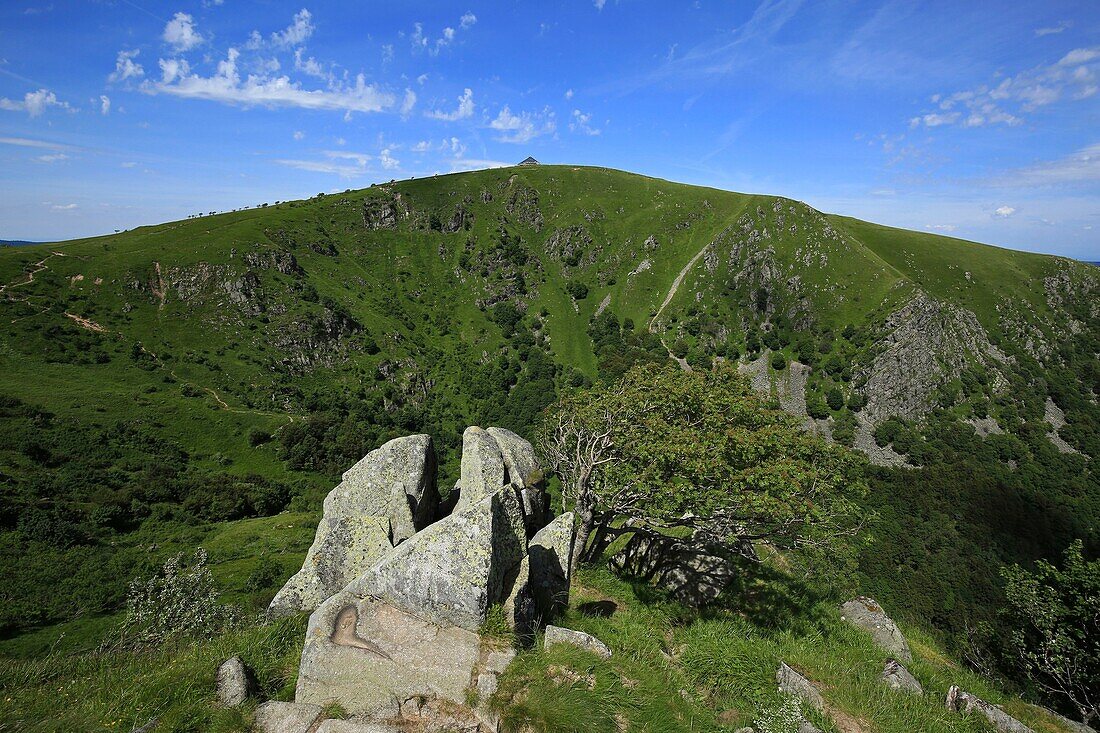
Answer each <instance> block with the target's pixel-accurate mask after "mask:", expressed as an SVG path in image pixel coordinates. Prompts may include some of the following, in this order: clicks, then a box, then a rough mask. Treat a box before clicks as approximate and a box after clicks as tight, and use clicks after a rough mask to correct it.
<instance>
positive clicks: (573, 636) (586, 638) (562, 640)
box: [543, 626, 611, 659]
mask: <svg viewBox="0 0 1100 733" xmlns="http://www.w3.org/2000/svg"><path fill="white" fill-rule="evenodd" d="M555 644H572V645H573V646H576V647H580V648H581V649H587V650H588V651H590V652H592V653H593V654H595V655H597V656H599V657H602V658H604V659H609V658H610V657H611V649H610V648H609V647H608V646H607V644H604V643H603V642H602V641H600V640H599V639H597V638H596V637H594V636H592V635H591V634H586V633H584V632H583V631H574V630H573V629H566V628H563V627H561V626H547V627H546V636H545V637H544V638H543V647H544V648H547V649H549V648H550V647H552V646H554V645H555Z"/></svg>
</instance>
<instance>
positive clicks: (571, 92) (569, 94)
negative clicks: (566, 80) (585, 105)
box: [565, 89, 573, 99]
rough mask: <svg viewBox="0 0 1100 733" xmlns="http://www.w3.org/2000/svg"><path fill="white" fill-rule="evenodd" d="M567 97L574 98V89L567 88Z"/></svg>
mask: <svg viewBox="0 0 1100 733" xmlns="http://www.w3.org/2000/svg"><path fill="white" fill-rule="evenodd" d="M565 98H566V99H572V98H573V90H572V89H566V90H565Z"/></svg>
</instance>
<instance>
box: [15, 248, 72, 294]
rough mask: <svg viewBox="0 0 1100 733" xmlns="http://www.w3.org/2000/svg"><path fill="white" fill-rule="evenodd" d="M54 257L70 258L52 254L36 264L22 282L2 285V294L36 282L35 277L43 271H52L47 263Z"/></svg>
mask: <svg viewBox="0 0 1100 733" xmlns="http://www.w3.org/2000/svg"><path fill="white" fill-rule="evenodd" d="M53 257H68V255H67V254H65V253H63V252H50V253H49V254H48V255H46V256H45V257H43V258H42V259H40V260H39V261H38V262H35V263H34V267H33V269H32V270H31V271H30V272H28V273H27V274H26V275H25V276H24V278H23V279H22V280H14V281H12V282H10V283H8V284H7V285H0V293H4V292H7V291H8V290H9V289H11V288H18V287H20V286H21V285H28V284H30V283H32V282H34V276H35V275H37V274H38V273H40V272H42V271H43V270H48V269H50V266H49V265H47V264H46V262H48V261H49V260H50V259H51V258H53Z"/></svg>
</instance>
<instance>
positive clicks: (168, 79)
mask: <svg viewBox="0 0 1100 733" xmlns="http://www.w3.org/2000/svg"><path fill="white" fill-rule="evenodd" d="M157 65H158V66H160V81H161V83H162V84H171V83H172V82H174V81H175V80H176V79H182V78H183V77H185V76H187V75H188V74H190V73H191V66H190V65H189V64H188V63H187V61H186V60H184V59H157Z"/></svg>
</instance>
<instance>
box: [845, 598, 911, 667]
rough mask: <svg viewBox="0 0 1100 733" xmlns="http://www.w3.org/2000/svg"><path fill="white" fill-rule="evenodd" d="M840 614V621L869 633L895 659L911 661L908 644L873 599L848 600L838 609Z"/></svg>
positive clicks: (891, 620)
mask: <svg viewBox="0 0 1100 733" xmlns="http://www.w3.org/2000/svg"><path fill="white" fill-rule="evenodd" d="M840 614H841V615H840V617H841V619H843V620H845V621H847V622H848V623H850V624H852V625H853V626H858V627H859V628H861V629H863V630H864V631H867V632H869V633H870V634H871V638H872V639H874V642H875V643H876V644H877V645H878V646H880V647H881V648H882V649H884V650H886V651H887V652H889V653H890V654H891V655H892V656H893V657H894V658H895V659H898V660H900V661H902V662H906V663H908V662H912V661H913V653H912V652H911V651H909V642H907V641H906V640H905V636H903V635H902V633H901V630H899V629H898V627H897V624H895V623H894V621H893V619H891V618H890V617H889V616H887V615H886V612H885V611H883V610H882V606H880V605H879V604H878V603H876V602H875V600H874V599H872V598H867V597H866V596H860V597H859V598H855V599H853V600H850V601H848V602H847V603H845V604H844V605H842V606H841V607H840Z"/></svg>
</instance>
